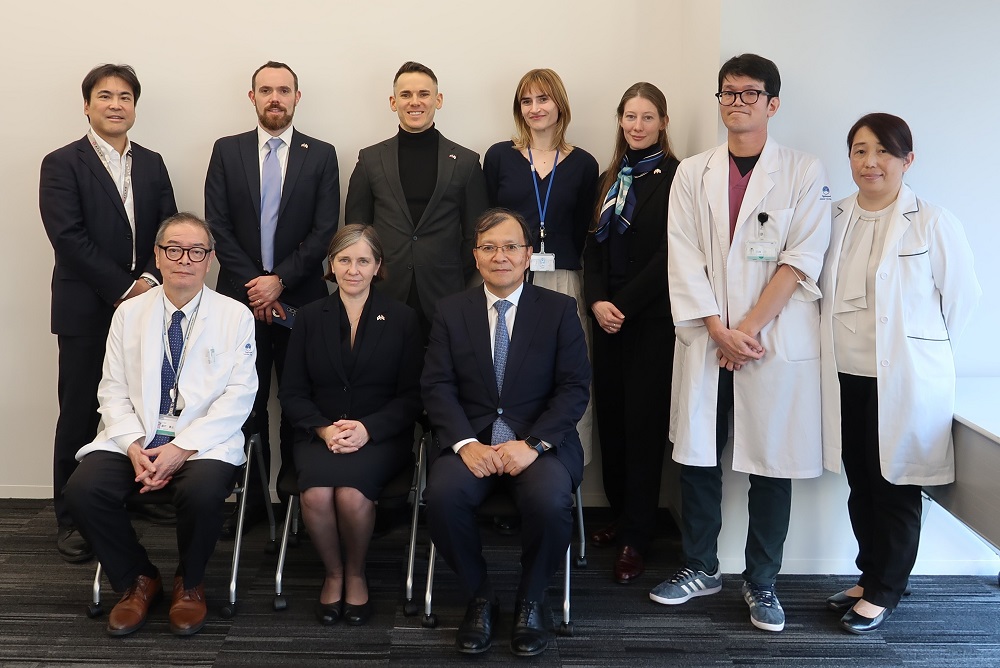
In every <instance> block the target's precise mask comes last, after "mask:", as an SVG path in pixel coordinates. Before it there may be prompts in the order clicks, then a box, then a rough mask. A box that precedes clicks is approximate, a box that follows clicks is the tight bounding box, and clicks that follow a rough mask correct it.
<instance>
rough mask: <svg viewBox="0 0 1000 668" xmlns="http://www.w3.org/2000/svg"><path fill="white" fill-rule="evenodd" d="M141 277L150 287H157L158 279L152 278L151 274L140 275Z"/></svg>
mask: <svg viewBox="0 0 1000 668" xmlns="http://www.w3.org/2000/svg"><path fill="white" fill-rule="evenodd" d="M139 278H141V279H142V280H144V281H146V285H148V286H149V287H151V288H155V287H156V281H154V280H153V279H151V278H150V277H149V276H140V277H139Z"/></svg>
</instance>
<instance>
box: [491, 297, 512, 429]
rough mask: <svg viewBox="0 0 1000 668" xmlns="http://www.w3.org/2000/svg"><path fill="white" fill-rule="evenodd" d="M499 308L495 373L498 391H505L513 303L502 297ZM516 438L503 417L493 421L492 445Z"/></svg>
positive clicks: (494, 344) (494, 335)
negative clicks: (508, 315)
mask: <svg viewBox="0 0 1000 668" xmlns="http://www.w3.org/2000/svg"><path fill="white" fill-rule="evenodd" d="M494 306H495V307H496V310H497V329H496V332H494V333H493V373H495V374H496V377H497V393H498V394H499V393H500V392H502V391H503V375H504V371H505V370H506V368H507V351H508V350H510V335H509V334H508V333H507V317H506V315H507V309H509V308H510V307H511V306H513V304H511V303H510V302H509V301H507V300H506V299H501V300H500V301H498V302H497V303H496V304H494ZM512 440H514V432H513V431H512V430H511V428H510V427H508V426H507V423H506V422H504V419H503V418H502V417H498V418H497V419H496V420H494V421H493V436H492V442H491V445H497V444H498V443H506V442H507V441H512Z"/></svg>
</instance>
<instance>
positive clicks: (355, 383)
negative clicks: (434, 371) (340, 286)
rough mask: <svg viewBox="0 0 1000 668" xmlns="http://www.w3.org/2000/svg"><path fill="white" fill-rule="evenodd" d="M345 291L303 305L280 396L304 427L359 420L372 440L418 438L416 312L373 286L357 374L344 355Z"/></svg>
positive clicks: (408, 441)
mask: <svg viewBox="0 0 1000 668" xmlns="http://www.w3.org/2000/svg"><path fill="white" fill-rule="evenodd" d="M340 326H341V313H340V296H339V295H338V294H337V293H334V294H332V295H330V296H328V297H324V298H323V299H320V300H318V301H315V302H313V303H311V304H308V305H307V306H304V307H302V308H301V309H300V310H299V313H298V315H297V316H296V319H295V327H294V328H293V329H292V335H291V339H290V341H289V343H288V353H287V355H286V357H285V371H284V375H283V376H282V378H281V389H280V390H279V392H278V396H279V398H280V399H281V408H282V411H283V413H284V415H285V416H286V417H287V418H288V419H289V420H291V422H292V424H293V425H294V426H295V427H296V429H297V430H306V431H307V432H308V434H304V433H302V432H299V433H298V434H297V436H296V437H297V438H306V439H314V438H317V437H316V435H315V432H314V429H315V428H316V427H325V426H326V425H329V424H331V423H333V422H335V421H337V420H340V419H351V420H359V421H361V422H362V423H363V424H364V425H365V428H366V429H367V430H368V435H369V437H370V438H371V441H372V443H373V444H381V443H394V444H398V445H400V446H401V447H406V446H411V445H412V444H413V425H414V423H415V422H416V420H417V416H418V415H419V414H420V369H421V367H422V366H423V353H424V350H423V346H422V345H421V335H420V329H419V326H418V324H417V314H416V313H415V312H414V311H413V309H411V308H410V307H409V306H406V305H405V304H401V303H400V302H398V301H396V300H394V299H390V298H389V297H387V296H385V295H384V294H382V293H380V292H378V291H377V290H376V289H375V288H374V287H373V288H372V296H371V302H370V303H369V304H368V307H367V310H366V311H365V316H364V331H363V336H362V338H361V339H360V340H359V341H357V342H356V344H355V345H357V346H360V347H359V348H358V353H357V361H356V362H355V365H354V370H353V372H352V373H351V374H350V375H348V374H347V373H346V371H345V369H344V364H343V361H342V355H341V336H340Z"/></svg>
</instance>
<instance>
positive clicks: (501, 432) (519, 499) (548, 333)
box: [421, 209, 590, 656]
mask: <svg viewBox="0 0 1000 668" xmlns="http://www.w3.org/2000/svg"><path fill="white" fill-rule="evenodd" d="M529 238H530V232H529V231H528V226H527V224H526V223H525V222H524V219H523V218H522V217H521V216H520V215H519V214H516V213H514V212H511V211H507V210H505V209H492V210H490V211H487V212H486V213H485V214H484V215H483V217H482V218H481V219H480V221H479V223H478V224H477V227H476V237H475V243H476V246H475V259H476V266H477V267H478V269H479V272H480V274H481V275H482V277H483V281H484V285H483V286H476V287H473V288H470V289H468V290H466V291H464V292H461V293H459V294H456V295H453V296H450V297H447V298H445V299H442V300H441V301H440V302H439V303H438V309H437V312H436V313H435V315H434V326H433V328H432V330H431V337H430V344H429V345H428V348H427V356H426V359H425V362H424V372H423V376H422V379H421V385H422V388H423V399H424V407H425V408H426V410H427V414H428V416H429V417H430V420H431V423H432V425H433V428H434V430H435V435H436V439H437V441H438V444H439V447H440V448H441V451H440V454H439V456H438V457H437V459H436V460H435V461H434V463H433V465H432V466H431V470H430V476H429V480H428V484H427V491H426V496H425V498H426V499H427V518H428V523H429V526H430V532H431V538H432V539H433V540H434V543H435V545H437V547H438V548H439V549H440V551H441V553H442V555H443V556H444V558H445V561H446V562H447V563H448V565H449V566H451V568H452V569H453V570H454V571H455V573H456V574H457V575H458V578H459V581H460V582H461V585H462V587H463V589H464V590H465V593H466V594H467V596H468V597H469V599H470V601H469V605H468V609H467V610H466V614H465V619H464V620H463V621H462V624H461V625H460V626H459V629H458V636H457V638H456V645H457V647H458V650H459V651H460V652H463V653H468V654H478V653H480V652H484V651H486V650H487V649H489V647H490V645H491V640H492V635H493V621H494V620H495V619H496V615H497V612H498V603H497V597H496V593H495V591H494V590H493V587H492V585H491V584H490V581H489V578H488V576H487V573H486V562H485V561H484V559H483V556H482V548H481V544H480V538H479V531H478V528H477V525H476V516H475V512H476V508H477V507H478V506H479V504H480V503H482V501H483V500H484V499H485V498H486V496H487V495H489V493H490V492H491V491H492V490H493V488H494V487H495V486H496V485H499V484H502V485H506V486H507V488H508V489H509V491H510V492H511V493H512V494H513V496H514V499H515V501H516V503H517V506H518V508H519V509H520V511H521V520H522V523H523V525H522V528H521V568H522V574H521V581H520V584H519V586H518V592H517V603H516V606H515V621H514V632H513V636H512V638H511V650H512V651H513V652H514V654H516V655H518V656H532V655H535V654H539V653H541V652H543V651H545V649H546V647H547V645H548V637H547V631H546V630H545V625H544V624H543V622H542V606H541V601H542V598H543V596H544V593H545V588H546V587H547V585H548V583H549V580H550V579H551V577H552V575H553V574H554V573H555V571H556V569H557V568H558V567H559V564H560V563H561V561H562V558H563V555H565V553H566V547H567V545H568V544H569V539H570V535H571V533H572V529H573V520H572V509H573V508H572V507H573V500H572V496H573V490H574V489H575V488H576V486H577V485H579V484H580V480H581V478H582V477H583V448H582V446H581V444H580V437H579V435H578V434H577V431H576V423H577V422H578V421H579V420H580V417H581V416H582V415H583V412H584V410H585V409H586V407H587V401H588V400H589V397H590V364H589V362H588V361H587V345H586V342H585V339H584V336H583V329H582V328H581V326H580V319H579V317H578V316H577V311H576V302H575V300H573V299H572V298H571V297H567V296H565V295H561V294H559V293H556V292H552V291H550V290H546V289H544V288H540V287H536V286H533V285H528V284H525V282H524V275H525V270H526V269H527V268H528V266H529V262H530V259H531V245H530V242H529V241H528V240H529ZM504 361H505V363H504ZM498 386H499V389H498Z"/></svg>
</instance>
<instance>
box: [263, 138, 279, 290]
mask: <svg viewBox="0 0 1000 668" xmlns="http://www.w3.org/2000/svg"><path fill="white" fill-rule="evenodd" d="M279 146H281V140H280V139H279V138H277V137H272V138H271V139H268V140H267V148H268V152H267V155H266V156H264V165H263V167H262V168H261V171H260V260H261V264H263V265H264V271H271V270H272V269H274V233H275V232H276V231H277V229H278V205H279V204H280V203H281V163H280V162H278V147H279Z"/></svg>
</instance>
